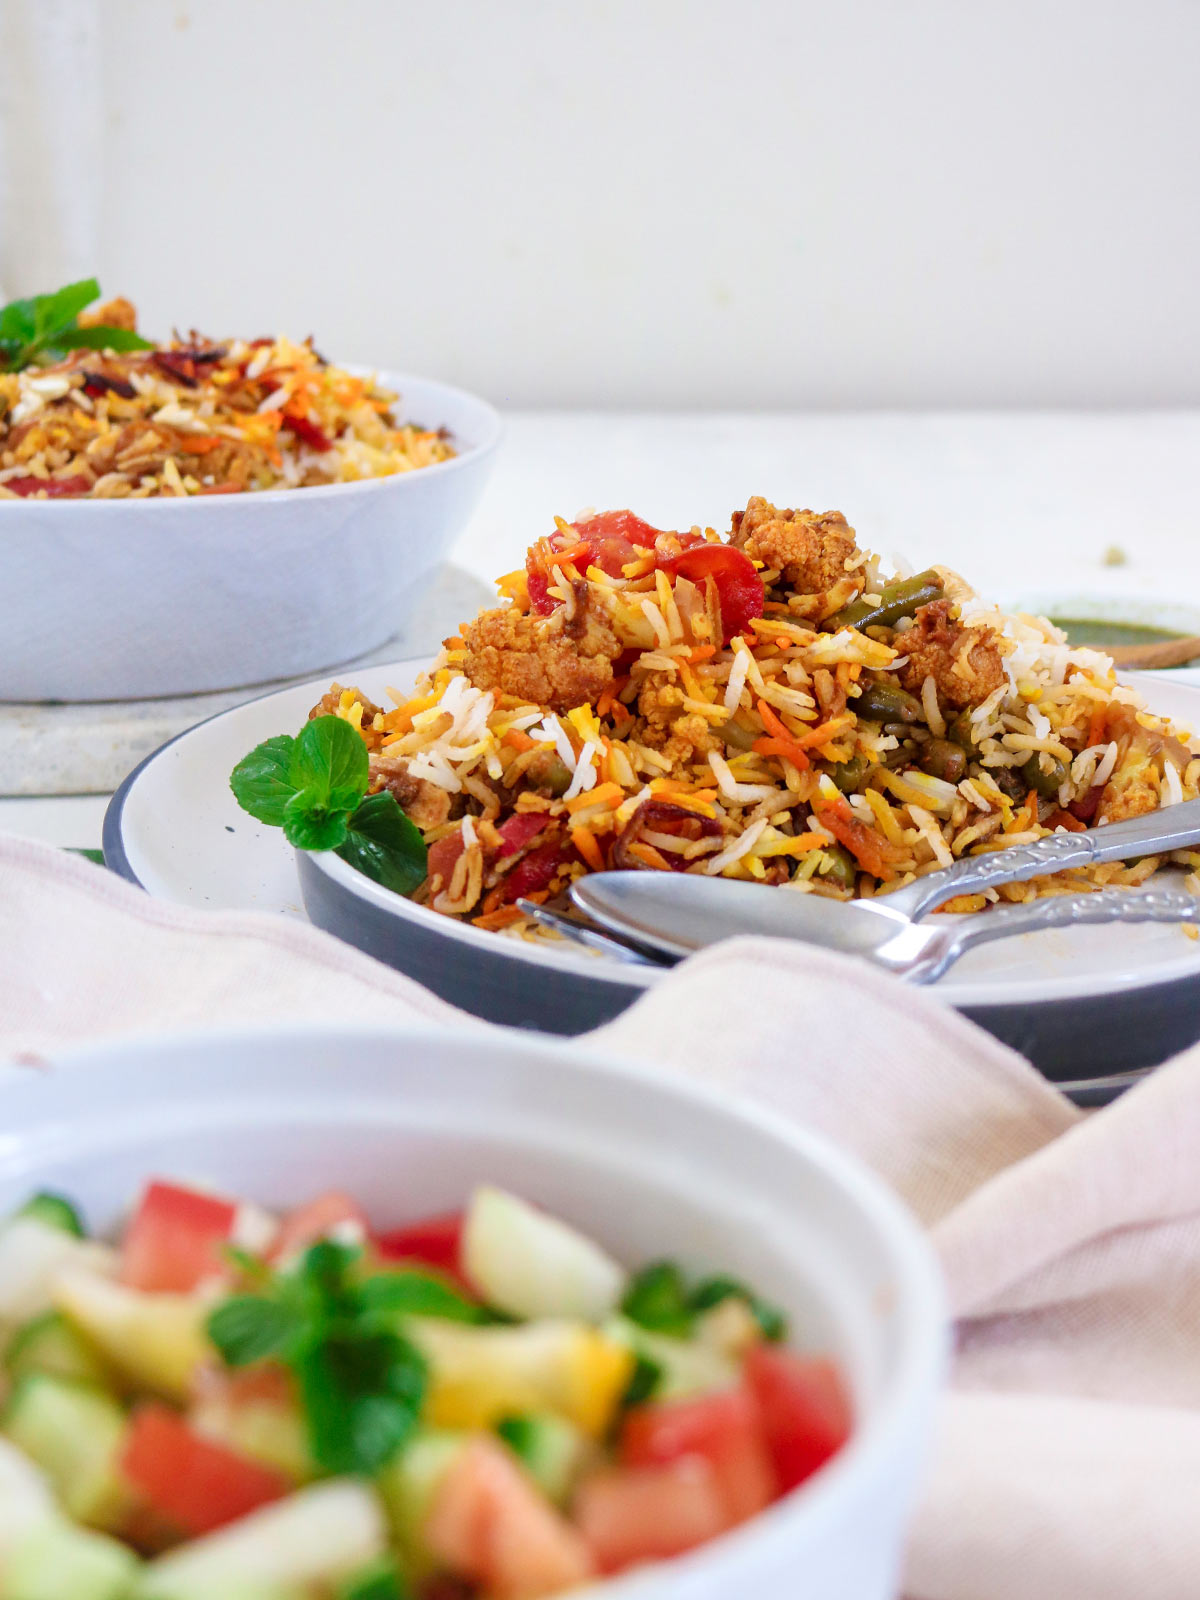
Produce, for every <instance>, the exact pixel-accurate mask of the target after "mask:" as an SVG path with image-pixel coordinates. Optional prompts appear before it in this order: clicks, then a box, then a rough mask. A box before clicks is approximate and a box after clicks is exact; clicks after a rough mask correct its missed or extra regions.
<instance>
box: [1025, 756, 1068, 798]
mask: <svg viewBox="0 0 1200 1600" xmlns="http://www.w3.org/2000/svg"><path fill="white" fill-rule="evenodd" d="M1050 763H1051V765H1050V771H1049V772H1043V770H1042V758H1041V755H1040V753H1039V752H1038V751H1036V750H1035V751H1034V753H1033V755H1031V756H1030V758H1029V760H1028V761H1027V762H1026V763H1025V765H1024V766H1023V767H1022V768H1021V774H1022V776H1023V777H1024V779H1025V782H1026V783H1027V784H1028V785H1029V787H1030V788H1031V789H1036V790H1037V792H1038V793H1039V794H1040V795H1041V797H1042V799H1043V800H1055V799H1057V798H1058V791H1059V788H1060V787H1061V785H1062V784H1064V783H1065V782H1066V781H1067V769H1066V767H1065V766H1064V765H1063V764H1062V762H1061V761H1060V760H1059V759H1058V757H1057V756H1051V757H1050Z"/></svg>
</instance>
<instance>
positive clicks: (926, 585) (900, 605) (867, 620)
mask: <svg viewBox="0 0 1200 1600" xmlns="http://www.w3.org/2000/svg"><path fill="white" fill-rule="evenodd" d="M944 593H945V590H944V589H943V588H942V580H941V579H940V578H939V577H938V575H937V572H936V571H935V570H934V568H933V567H930V568H929V569H928V570H927V571H925V572H918V573H917V574H916V575H915V576H914V577H912V578H904V579H902V580H901V581H900V582H899V583H889V584H888V586H887V588H886V589H885V590H884V591H883V593H882V594H881V595H880V597H879V604H878V605H877V606H872V605H868V604H867V603H866V601H865V600H856V601H855V602H854V604H853V605H849V606H845V607H844V608H843V609H842V610H841V611H839V612H837V613H836V614H835V615H834V616H832V617H830V618H829V624H828V625H829V627H830V628H831V629H832V630H833V631H834V632H835V633H836V632H837V630H838V629H839V628H857V629H858V631H859V632H860V633H864V632H865V631H866V630H867V629H868V628H894V627H895V626H896V624H897V623H898V622H899V621H900V619H901V617H911V616H912V614H913V612H914V611H916V610H918V609H919V608H920V607H921V606H926V605H928V604H929V602H930V601H931V600H940V599H941V598H942V596H943V595H944Z"/></svg>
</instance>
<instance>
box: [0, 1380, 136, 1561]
mask: <svg viewBox="0 0 1200 1600" xmlns="http://www.w3.org/2000/svg"><path fill="white" fill-rule="evenodd" d="M3 1427H4V1431H5V1433H6V1434H7V1435H8V1437H9V1438H10V1439H11V1440H12V1442H13V1443H14V1444H15V1445H16V1446H17V1447H18V1448H19V1449H21V1450H23V1451H24V1452H25V1454H26V1455H27V1456H28V1457H29V1459H30V1460H31V1461H33V1462H35V1463H36V1464H37V1465H38V1466H39V1467H41V1469H42V1471H43V1472H44V1473H45V1474H46V1476H47V1478H49V1480H50V1483H51V1486H52V1487H53V1489H54V1492H55V1494H56V1495H57V1496H58V1499H59V1501H60V1502H61V1504H62V1506H63V1508H64V1509H65V1510H66V1511H67V1512H68V1514H69V1515H70V1516H72V1517H74V1518H75V1520H76V1521H77V1522H83V1523H86V1524H88V1525H89V1526H90V1527H93V1528H101V1529H112V1528H116V1527H119V1526H120V1524H121V1522H122V1521H123V1519H124V1517H125V1515H126V1513H127V1511H128V1509H129V1503H130V1491H129V1489H128V1488H127V1487H126V1485H125V1484H124V1482H123V1481H122V1479H121V1476H120V1474H119V1472H118V1471H117V1466H116V1461H117V1454H118V1451H119V1450H120V1447H121V1442H122V1440H123V1438H124V1436H125V1413H124V1412H123V1411H122V1410H121V1407H120V1406H119V1405H118V1404H117V1402H116V1401H115V1400H114V1399H113V1398H112V1396H111V1395H108V1394H105V1393H104V1391H103V1390H102V1389H96V1388H93V1387H92V1386H91V1385H89V1384H83V1383H74V1382H72V1381H71V1380H70V1379H68V1378H53V1377H50V1376H49V1375H48V1374H46V1373H41V1372H34V1373H30V1375H29V1376H28V1377H26V1378H23V1379H22V1380H21V1382H20V1383H19V1384H18V1385H17V1387H16V1389H15V1390H14V1391H13V1393H12V1395H11V1396H10V1397H9V1401H8V1404H7V1406H6V1407H5V1410H4V1416H3Z"/></svg>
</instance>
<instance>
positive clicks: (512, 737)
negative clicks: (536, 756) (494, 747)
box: [500, 728, 537, 750]
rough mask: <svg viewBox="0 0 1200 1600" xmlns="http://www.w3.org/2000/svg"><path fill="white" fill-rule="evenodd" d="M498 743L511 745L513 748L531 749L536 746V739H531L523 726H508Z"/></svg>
mask: <svg viewBox="0 0 1200 1600" xmlns="http://www.w3.org/2000/svg"><path fill="white" fill-rule="evenodd" d="M500 743H501V744H507V745H511V746H512V748H513V749H514V750H533V749H535V748H536V746H537V740H536V739H531V738H530V737H529V735H528V734H527V733H526V732H525V730H524V729H523V728H510V729H509V730H508V732H507V733H506V734H505V735H504V737H503V738H502V739H501V741H500Z"/></svg>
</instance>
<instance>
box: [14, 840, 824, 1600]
mask: <svg viewBox="0 0 1200 1600" xmlns="http://www.w3.org/2000/svg"><path fill="white" fill-rule="evenodd" d="M529 837H533V836H529ZM528 842H529V839H528V838H524V839H522V844H523V845H524V844H527V843H528ZM523 859H524V860H528V859H530V857H525V858H523ZM409 1177H410V1174H409V1173H408V1171H407V1169H406V1167H405V1165H404V1163H403V1162H402V1161H398V1162H397V1168H396V1181H397V1187H398V1188H399V1189H403V1186H404V1184H405V1182H406V1179H409ZM413 1186H414V1187H415V1181H414V1184H413ZM27 1215H33V1216H36V1217H37V1218H38V1219H39V1223H40V1228H41V1230H43V1237H44V1236H45V1235H44V1230H46V1229H56V1230H59V1232H60V1233H61V1235H62V1237H61V1238H52V1239H51V1240H50V1241H49V1243H50V1245H51V1246H53V1248H52V1249H48V1250H47V1256H46V1262H47V1265H46V1269H45V1282H44V1283H43V1284H41V1285H40V1286H39V1292H40V1293H42V1294H43V1295H44V1299H45V1304H46V1305H47V1306H48V1307H49V1310H48V1311H46V1310H41V1311H39V1312H38V1314H37V1315H36V1316H34V1317H32V1319H31V1320H30V1321H29V1322H28V1323H27V1324H26V1325H25V1326H24V1327H20V1326H18V1327H15V1328H12V1329H10V1330H9V1331H10V1334H11V1337H10V1339H9V1341H8V1343H7V1346H6V1357H5V1360H6V1363H8V1364H9V1365H10V1368H11V1370H12V1371H13V1374H14V1377H15V1379H16V1381H15V1382H14V1383H13V1385H12V1389H11V1393H10V1394H9V1395H8V1397H7V1399H6V1402H5V1405H4V1406H3V1407H2V1408H0V1468H6V1467H7V1461H6V1456H5V1452H8V1451H24V1452H25V1453H26V1454H27V1455H28V1456H29V1457H31V1458H32V1461H33V1463H34V1465H35V1466H36V1467H38V1468H39V1469H40V1470H41V1471H42V1472H43V1473H44V1474H45V1476H46V1477H47V1478H48V1479H49V1480H50V1483H51V1486H52V1488H53V1489H54V1490H55V1491H56V1492H57V1493H58V1495H59V1498H60V1501H61V1504H62V1506H63V1507H66V1508H69V1511H70V1513H71V1515H73V1516H76V1517H77V1518H78V1520H79V1522H81V1523H84V1524H87V1525H92V1524H94V1525H96V1526H100V1527H102V1528H103V1529H104V1532H105V1536H106V1537H109V1538H112V1539H117V1540H121V1541H123V1542H124V1545H125V1547H126V1552H127V1554H126V1555H125V1556H123V1557H122V1558H121V1559H122V1560H128V1561H129V1562H131V1563H132V1564H133V1567H134V1568H135V1569H140V1570H137V1571H136V1572H135V1576H134V1577H133V1578H131V1580H130V1585H129V1592H131V1593H133V1592H136V1593H139V1594H141V1593H145V1594H155V1593H158V1592H160V1590H159V1581H158V1580H159V1575H160V1572H161V1573H162V1574H163V1575H164V1576H163V1580H162V1585H161V1592H163V1593H176V1592H182V1591H181V1590H178V1589H177V1588H176V1587H174V1586H173V1580H172V1576H171V1575H172V1571H178V1570H179V1568H177V1567H176V1568H174V1569H168V1568H166V1567H163V1568H160V1567H159V1565H158V1563H159V1562H166V1563H171V1562H175V1561H177V1560H179V1559H181V1558H182V1559H183V1561H184V1562H185V1563H186V1561H187V1560H188V1558H189V1551H190V1549H191V1541H194V1540H206V1541H207V1540H210V1539H214V1540H216V1541H217V1543H215V1544H211V1543H209V1544H206V1545H205V1546H204V1547H203V1548H201V1549H199V1550H198V1551H197V1552H196V1559H197V1560H198V1562H199V1563H200V1570H207V1569H206V1568H205V1566H204V1563H206V1562H208V1561H209V1560H211V1559H213V1553H214V1551H216V1552H217V1553H218V1557H219V1555H220V1552H221V1551H222V1550H225V1551H228V1552H230V1554H229V1555H228V1561H229V1567H228V1570H227V1571H226V1570H224V1569H220V1570H219V1577H220V1582H217V1580H216V1578H215V1577H214V1580H213V1584H212V1586H211V1592H212V1593H213V1594H216V1593H217V1592H220V1593H225V1592H227V1591H228V1592H229V1593H230V1594H232V1593H233V1592H234V1591H235V1590H237V1591H238V1592H240V1588H241V1587H242V1586H243V1585H244V1584H250V1585H251V1586H252V1587H255V1592H256V1593H257V1592H258V1588H259V1587H261V1588H262V1590H263V1592H264V1594H265V1593H266V1592H267V1591H268V1590H270V1592H271V1593H272V1594H274V1593H275V1592H276V1590H278V1591H279V1593H281V1594H282V1593H283V1592H284V1591H285V1590H286V1592H287V1593H288V1594H289V1595H290V1594H292V1593H295V1594H296V1595H297V1596H299V1595H301V1594H304V1595H312V1596H316V1595H318V1594H319V1595H330V1596H332V1595H334V1594H345V1595H350V1594H352V1593H358V1592H359V1583H360V1579H359V1574H360V1573H361V1574H362V1575H363V1576H362V1579H361V1582H362V1584H363V1585H364V1587H363V1588H362V1592H363V1593H364V1594H365V1593H367V1592H375V1591H374V1590H369V1589H368V1587H365V1585H366V1575H368V1574H369V1575H371V1579H372V1582H377V1583H378V1584H379V1585H380V1588H379V1591H378V1592H380V1593H383V1592H393V1590H392V1588H391V1587H389V1588H387V1589H386V1590H385V1588H384V1587H382V1585H384V1584H388V1585H393V1584H394V1585H395V1586H398V1592H400V1593H412V1594H413V1595H414V1596H418V1597H420V1600H431V1597H433V1596H440V1597H442V1600H543V1597H545V1600H550V1597H552V1596H555V1595H559V1594H564V1593H566V1592H568V1591H572V1590H575V1589H576V1588H578V1587H579V1586H580V1585H582V1584H587V1583H589V1582H591V1581H592V1580H594V1579H596V1578H598V1577H603V1576H606V1575H608V1574H611V1573H618V1572H623V1571H626V1570H628V1569H629V1568H632V1567H636V1566H639V1565H641V1564H643V1563H647V1562H655V1561H662V1560H669V1559H670V1558H672V1557H674V1556H677V1555H682V1554H684V1553H686V1552H688V1551H691V1550H694V1549H695V1548H696V1547H697V1546H700V1545H703V1544H705V1543H706V1542H707V1541H709V1540H711V1539H714V1538H716V1537H718V1536H720V1535H721V1534H723V1533H725V1532H726V1531H728V1530H730V1529H732V1528H734V1527H736V1526H738V1525H739V1524H741V1523H743V1522H745V1521H746V1520H747V1519H749V1518H752V1517H754V1516H755V1515H757V1514H758V1513H759V1512H761V1511H762V1510H764V1509H765V1508H766V1507H767V1506H769V1505H770V1504H772V1502H774V1501H775V1500H777V1499H779V1498H780V1496H781V1495H782V1494H783V1493H785V1492H787V1491H788V1490H790V1489H791V1488H794V1487H796V1486H798V1485H799V1484H801V1483H803V1482H804V1481H805V1480H806V1479H807V1478H808V1477H810V1476H811V1475H812V1473H814V1472H816V1471H818V1470H819V1469H820V1467H821V1466H822V1465H823V1464H824V1462H826V1461H827V1460H828V1459H829V1457H830V1456H831V1455H832V1454H834V1453H835V1452H836V1451H837V1450H838V1449H840V1448H841V1446H842V1444H844V1443H845V1441H846V1439H847V1438H848V1437H849V1432H850V1427H851V1412H850V1405H849V1400H848V1397H847V1393H846V1390H845V1387H844V1384H843V1382H842V1379H841V1375H840V1373H839V1371H838V1369H837V1367H836V1365H835V1364H834V1363H833V1362H832V1361H830V1360H828V1359H825V1358H823V1357H814V1356H804V1355H801V1354H799V1353H797V1352H795V1351H791V1350H788V1349H786V1348H785V1347H784V1346H783V1345H782V1344H780V1343H771V1342H769V1341H771V1340H775V1339H778V1338H782V1337H784V1336H785V1335H786V1318H784V1316H783V1314H782V1313H781V1312H780V1311H778V1310H776V1309H774V1308H773V1307H771V1306H770V1305H769V1304H768V1303H767V1302H765V1301H764V1300H763V1299H762V1297H761V1296H760V1295H759V1294H758V1293H757V1292H756V1291H753V1290H751V1289H749V1288H747V1287H745V1286H743V1285H741V1284H739V1283H738V1282H737V1280H736V1279H733V1278H730V1277H729V1276H728V1274H723V1273H720V1272H718V1273H717V1274H716V1275H715V1276H712V1277H709V1278H702V1279H699V1280H697V1281H696V1282H695V1283H693V1284H691V1285H689V1281H688V1279H687V1277H686V1276H685V1274H684V1272H683V1271H682V1269H681V1268H679V1267H677V1266H676V1265H674V1264H673V1263H670V1262H661V1261H658V1262H655V1263H653V1264H652V1265H650V1266H649V1267H647V1268H645V1269H644V1270H643V1271H641V1272H638V1273H632V1274H631V1273H630V1272H629V1271H628V1270H627V1269H626V1268H625V1267H624V1266H623V1265H622V1264H621V1262H619V1261H618V1260H617V1259H616V1258H614V1257H613V1256H612V1255H611V1254H610V1253H609V1252H608V1251H607V1250H606V1249H605V1248H604V1247H603V1246H602V1244H600V1243H599V1242H598V1241H597V1240H595V1239H593V1238H591V1237H589V1236H588V1235H587V1234H586V1233H584V1232H581V1231H580V1230H579V1229H578V1228H577V1227H575V1226H574V1225H573V1224H571V1223H568V1222H566V1221H565V1220H562V1219H560V1218H558V1217H555V1216H553V1215H552V1214H551V1213H549V1212H548V1211H546V1210H544V1209H543V1208H541V1207H539V1206H537V1205H533V1204H530V1203H529V1202H527V1201H525V1200H523V1199H521V1198H520V1197H519V1196H517V1195H515V1194H512V1193H510V1192H508V1191H506V1190H503V1189H499V1188H496V1187H494V1186H490V1185H483V1186H481V1187H479V1188H477V1189H476V1190H475V1191H474V1192H473V1193H472V1195H471V1196H470V1198H469V1200H468V1203H467V1205H466V1208H465V1210H454V1211H444V1212H439V1213H436V1214H431V1215H428V1216H424V1217H420V1218H418V1219H417V1220H416V1221H412V1222H407V1223H404V1224H401V1225H399V1226H397V1227H391V1228H382V1229H374V1228H372V1227H371V1226H370V1224H369V1219H368V1216H367V1214H366V1212H365V1210H364V1208H363V1207H362V1205H361V1204H360V1203H359V1202H358V1201H357V1200H356V1199H355V1198H354V1196H353V1195H352V1194H350V1193H347V1192H344V1191H341V1190H328V1191H325V1192H324V1193H321V1194H318V1195H316V1196H315V1197H314V1198H313V1199H311V1200H309V1201H307V1202H306V1203H305V1204H302V1205H299V1206H297V1207H295V1208H294V1209H292V1210H291V1211H289V1212H288V1213H287V1214H286V1215H284V1216H283V1217H282V1218H281V1219H276V1218H275V1217H273V1216H271V1215H269V1214H268V1213H266V1212H263V1211H261V1210H260V1209H259V1208H258V1207H256V1206H252V1205H248V1204H244V1205H239V1204H238V1203H237V1202H235V1201H233V1200H227V1199H224V1198H221V1197H218V1196H213V1195H208V1194H205V1193H203V1192H201V1191H199V1190H196V1189H192V1188H189V1187H187V1186H185V1185H182V1184H177V1183H173V1182H170V1181H168V1180H164V1179H161V1178H160V1179H155V1180H153V1181H152V1182H150V1183H148V1184H147V1186H146V1188H145V1190H144V1192H143V1194H142V1195H141V1196H140V1198H139V1201H138V1204H137V1205H136V1207H135V1209H134V1212H133V1214H132V1216H131V1218H130V1221H129V1224H128V1226H127V1229H126V1235H125V1238H124V1239H123V1240H122V1241H120V1244H119V1249H118V1257H117V1259H118V1267H119V1275H118V1277H117V1278H116V1279H115V1280H114V1278H113V1277H112V1276H111V1275H110V1274H109V1272H108V1271H107V1270H106V1269H105V1263H104V1260H103V1255H102V1252H97V1251H96V1249H95V1247H94V1245H93V1244H92V1243H91V1242H89V1241H87V1240H86V1239H85V1238H81V1237H80V1234H81V1232H82V1221H81V1219H80V1218H79V1216H78V1214H77V1213H76V1212H75V1210H74V1208H73V1207H72V1206H71V1204H70V1202H69V1201H68V1200H67V1199H66V1198H65V1197H63V1196H61V1195H56V1194H44V1195H41V1196H36V1197H34V1201H33V1202H31V1204H30V1207H29V1208H28V1212H27ZM5 1226H7V1224H5V1223H4V1222H3V1221H2V1220H0V1240H2V1236H3V1229H4V1227H5ZM36 1231H37V1230H35V1232H36ZM251 1236H253V1238H254V1240H255V1241H256V1243H255V1247H254V1248H253V1249H249V1248H247V1247H246V1246H245V1244H243V1245H242V1246H240V1247H239V1248H237V1249H233V1248H231V1247H230V1245H231V1241H232V1240H233V1239H235V1238H238V1237H241V1238H242V1239H243V1240H246V1239H250V1238H251ZM23 1248H25V1251H26V1253H25V1254H23V1255H22V1257H21V1269H22V1279H21V1289H22V1293H23V1294H24V1295H26V1296H28V1294H29V1291H30V1281H29V1275H30V1271H31V1270H35V1265H36V1264H34V1266H33V1267H31V1262H30V1260H29V1259H28V1249H27V1247H23ZM75 1248H77V1249H78V1250H79V1252H80V1254H79V1257H78V1258H77V1259H75V1260H68V1261H67V1265H66V1267H64V1265H63V1263H64V1251H66V1252H67V1253H68V1254H69V1252H70V1251H71V1250H72V1249H75ZM4 1260H5V1255H4V1251H3V1249H2V1248H0V1263H2V1262H3V1261H4ZM714 1265H719V1264H714ZM5 1287H6V1285H5V1283H4V1280H3V1268H2V1267H0V1304H2V1303H3V1296H4V1291H5ZM730 1298H732V1300H733V1301H734V1305H733V1306H730V1307H727V1306H726V1305H725V1302H726V1301H727V1300H729V1299H730ZM731 1311H732V1312H733V1313H734V1314H733V1315H730V1314H729V1312H731ZM14 1360H18V1361H19V1363H20V1366H19V1371H18V1370H17V1368H16V1367H13V1366H12V1363H13V1361H14ZM110 1375H111V1376H110ZM6 1433H7V1434H8V1435H9V1437H8V1438H5V1437H3V1435H4V1434H6ZM97 1462H100V1463H101V1464H102V1465H103V1472H102V1473H101V1472H100V1471H99V1470H98V1468H97V1466H96V1463H97ZM20 1465H24V1464H23V1463H21V1464H20ZM325 1495H328V1496H329V1497H330V1498H329V1499H328V1500H326V1501H323V1500H322V1497H323V1496H325ZM323 1504H325V1505H326V1506H328V1507H329V1509H328V1510H325V1511H323V1510H322V1505H323ZM77 1507H78V1510H77V1509H76V1508H77ZM314 1519H315V1520H314ZM0 1520H2V1519H0ZM63 1523H64V1527H65V1532H64V1533H63V1534H62V1536H63V1537H64V1538H65V1539H66V1540H67V1541H68V1545H69V1541H70V1540H71V1538H72V1537H73V1536H78V1533H79V1530H78V1528H73V1526H72V1523H71V1522H70V1520H69V1517H68V1516H67V1515H66V1514H64V1517H63ZM60 1531H61V1530H60ZM87 1538H88V1539H89V1540H92V1539H94V1538H95V1534H93V1533H90V1532H89V1533H88V1534H87ZM347 1540H349V1541H350V1550H351V1554H348V1553H347V1543H346V1542H347ZM221 1541H229V1542H227V1543H222V1542H221ZM81 1548H82V1547H81ZM245 1552H249V1554H244V1553H245ZM3 1557H4V1544H3V1528H2V1527H0V1570H3ZM143 1561H145V1562H146V1565H145V1566H144V1567H142V1565H141V1564H142V1562H143ZM243 1562H244V1563H245V1570H243ZM219 1566H220V1563H219V1560H218V1567H219ZM185 1570H186V1566H185ZM350 1579H353V1580H354V1581H353V1582H350V1581H349V1580H350ZM0 1588H2V1585H0ZM188 1592H189V1593H190V1592H191V1590H190V1589H189V1591H188ZM197 1592H199V1591H198V1590H197ZM208 1593H209V1588H208V1587H206V1588H205V1594H206V1595H207V1594H208Z"/></svg>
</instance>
